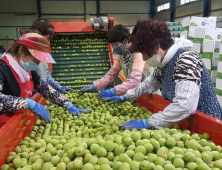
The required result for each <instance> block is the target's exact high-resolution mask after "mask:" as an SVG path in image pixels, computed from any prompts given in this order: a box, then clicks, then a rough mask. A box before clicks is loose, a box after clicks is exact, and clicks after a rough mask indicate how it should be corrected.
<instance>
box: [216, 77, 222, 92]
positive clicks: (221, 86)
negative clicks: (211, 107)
mask: <svg viewBox="0 0 222 170" xmlns="http://www.w3.org/2000/svg"><path fill="white" fill-rule="evenodd" d="M216 89H219V90H222V79H218V78H217V79H216ZM221 96H222V94H221Z"/></svg>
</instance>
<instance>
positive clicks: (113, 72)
mask: <svg viewBox="0 0 222 170" xmlns="http://www.w3.org/2000/svg"><path fill="white" fill-rule="evenodd" d="M118 74H119V70H117V69H115V68H113V67H112V68H111V69H110V70H109V71H108V72H107V73H106V74H105V76H104V77H103V78H101V79H100V80H99V81H94V82H93V85H94V86H95V87H96V90H100V89H102V88H104V87H106V86H107V85H108V84H110V83H111V82H113V81H114V79H115V78H116V77H117V76H118Z"/></svg>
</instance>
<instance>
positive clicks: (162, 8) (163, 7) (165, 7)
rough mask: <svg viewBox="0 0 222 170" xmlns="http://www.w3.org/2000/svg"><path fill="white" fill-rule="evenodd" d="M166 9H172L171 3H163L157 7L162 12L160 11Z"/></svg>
mask: <svg viewBox="0 0 222 170" xmlns="http://www.w3.org/2000/svg"><path fill="white" fill-rule="evenodd" d="M166 9H170V3H165V4H162V5H159V6H158V7H157V12H160V11H162V10H166Z"/></svg>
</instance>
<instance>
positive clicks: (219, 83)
mask: <svg viewBox="0 0 222 170" xmlns="http://www.w3.org/2000/svg"><path fill="white" fill-rule="evenodd" d="M218 60H219V61H218V64H217V78H216V94H217V98H218V101H219V102H220V104H221V106H222V44H220V50H219V59H218Z"/></svg>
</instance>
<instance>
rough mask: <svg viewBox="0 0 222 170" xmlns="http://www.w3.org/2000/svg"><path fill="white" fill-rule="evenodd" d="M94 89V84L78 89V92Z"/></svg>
mask: <svg viewBox="0 0 222 170" xmlns="http://www.w3.org/2000/svg"><path fill="white" fill-rule="evenodd" d="M94 90H96V87H95V86H94V85H91V86H85V87H83V88H82V89H81V90H79V91H78V93H85V92H92V91H94Z"/></svg>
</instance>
